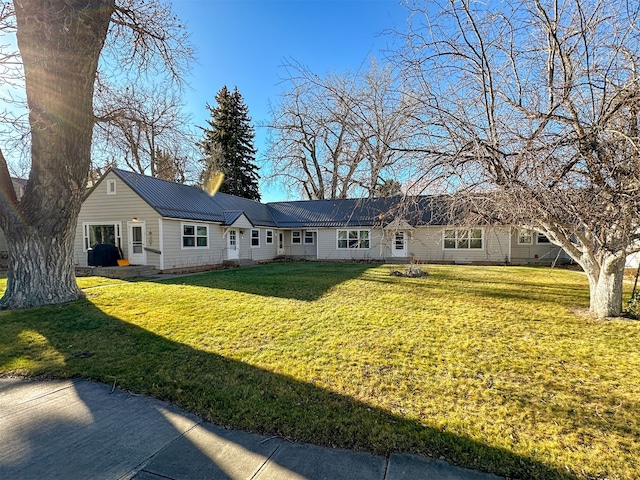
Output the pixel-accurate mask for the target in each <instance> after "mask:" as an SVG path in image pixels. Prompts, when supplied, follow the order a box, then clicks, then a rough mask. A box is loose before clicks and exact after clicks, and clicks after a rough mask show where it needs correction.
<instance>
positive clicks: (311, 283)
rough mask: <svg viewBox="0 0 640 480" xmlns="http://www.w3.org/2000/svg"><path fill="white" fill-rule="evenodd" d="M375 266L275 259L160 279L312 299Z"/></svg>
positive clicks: (176, 282) (199, 285) (195, 285)
mask: <svg viewBox="0 0 640 480" xmlns="http://www.w3.org/2000/svg"><path fill="white" fill-rule="evenodd" d="M374 266H375V265H372V264H366V263H336V262H333V263H319V262H286V263H271V264H268V265H258V266H254V267H246V268H238V269H232V270H224V271H216V272H209V273H203V274H199V275H189V276H187V277H177V278H172V279H167V280H159V281H160V282H161V283H163V284H166V285H189V286H193V287H207V288H217V289H223V290H232V291H235V292H244V293H250V294H254V295H260V296H264V297H278V298H288V299H293V300H302V301H307V302H311V301H313V300H317V299H318V298H320V297H322V296H323V295H324V294H326V293H327V292H328V291H329V290H331V289H332V288H333V287H335V286H336V285H338V284H340V283H342V282H345V281H348V280H351V279H354V278H358V277H360V276H361V275H362V274H363V273H364V272H366V271H367V270H368V269H370V268H373V267H374Z"/></svg>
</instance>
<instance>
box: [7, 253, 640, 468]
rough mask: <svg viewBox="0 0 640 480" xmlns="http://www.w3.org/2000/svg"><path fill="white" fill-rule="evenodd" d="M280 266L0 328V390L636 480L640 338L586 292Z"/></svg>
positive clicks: (152, 290)
mask: <svg viewBox="0 0 640 480" xmlns="http://www.w3.org/2000/svg"><path fill="white" fill-rule="evenodd" d="M427 270H428V271H429V273H430V275H429V276H427V277H423V278H416V279H410V278H399V277H394V276H390V275H389V271H390V267H389V266H371V265H363V264H352V265H351V264H322V263H285V264H271V265H265V266H260V267H251V268H244V269H235V270H228V271H220V272H213V273H209V274H201V275H195V276H189V277H182V278H177V279H174V280H165V281H162V282H135V283H130V282H124V281H111V280H109V281H108V282H106V281H105V280H104V279H95V278H83V279H79V283H80V286H81V287H82V288H83V289H85V292H86V293H87V299H86V300H83V301H78V302H74V303H72V304H68V305H65V306H58V307H47V308H40V309H34V310H29V311H18V312H1V313H0V375H27V376H45V377H74V376H83V377H88V378H92V379H96V380H100V381H103V382H107V383H113V382H114V381H115V382H116V384H117V385H118V386H119V387H121V388H125V389H128V390H131V391H134V392H137V393H144V394H149V395H153V396H156V397H158V398H162V399H166V400H169V401H171V402H175V403H176V404H179V405H181V406H183V407H185V408H187V409H189V410H191V411H194V412H196V413H198V414H200V415H202V416H203V417H204V418H206V419H209V420H212V421H214V422H217V423H218V424H221V425H224V426H229V427H236V428H243V429H247V430H250V431H257V432H262V433H267V434H275V435H281V436H284V437H288V438H291V439H295V440H299V441H309V442H314V443H317V444H322V445H331V446H339V447H349V448H356V449H361V450H368V451H371V452H375V453H380V454H387V453H390V452H394V451H404V452H414V453H421V454H427V455H431V456H435V457H443V458H445V459H447V460H449V461H451V462H453V463H456V464H459V465H463V466H466V467H470V468H474V469H480V470H485V471H491V472H494V473H497V474H499V475H503V476H509V477H516V478H522V479H526V478H541V479H542V478H545V479H546V478H584V479H594V478H609V479H635V478H640V462H639V460H638V459H640V373H639V372H640V354H639V353H638V345H640V324H639V323H637V322H631V321H627V320H606V321H605V320H596V319H593V318H590V317H588V316H586V315H584V314H582V313H581V312H584V311H585V309H586V307H587V306H588V300H589V295H588V287H587V282H586V278H585V277H584V276H583V275H582V274H580V273H577V272H570V271H565V270H558V269H554V270H550V269H536V268H519V267H475V266H474V267H472V266H435V265H433V266H431V265H430V266H428V267H427Z"/></svg>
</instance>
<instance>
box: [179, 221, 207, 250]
mask: <svg viewBox="0 0 640 480" xmlns="http://www.w3.org/2000/svg"><path fill="white" fill-rule="evenodd" d="M208 247H209V227H208V226H207V225H196V224H187V223H183V224H182V248H208Z"/></svg>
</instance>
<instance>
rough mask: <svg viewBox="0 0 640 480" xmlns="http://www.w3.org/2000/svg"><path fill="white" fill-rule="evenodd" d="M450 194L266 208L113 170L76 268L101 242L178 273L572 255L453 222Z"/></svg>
mask: <svg viewBox="0 0 640 480" xmlns="http://www.w3.org/2000/svg"><path fill="white" fill-rule="evenodd" d="M444 208H446V197H443V196H424V197H419V198H418V199H416V200H415V201H413V202H411V203H410V204H407V203H406V202H401V201H400V199H399V198H367V199H337V200H309V201H287V202H274V203H267V204H263V203H260V202H256V201H253V200H248V199H244V198H239V197H235V196H233V195H228V194H224V193H216V194H215V195H213V196H210V195H208V194H207V193H206V192H204V191H203V190H201V189H199V188H196V187H193V186H189V185H182V184H178V183H174V182H170V181H166V180H161V179H157V178H153V177H149V176H145V175H140V174H138V173H133V172H128V171H125V170H120V169H117V168H113V169H111V170H109V171H108V172H107V173H106V174H105V175H104V176H103V177H102V178H101V179H100V181H99V182H97V183H96V185H94V186H93V188H92V189H91V190H90V191H89V193H88V195H87V197H86V199H85V201H84V203H83V205H82V208H81V211H80V214H79V217H78V227H77V233H76V239H75V249H74V251H75V263H76V264H77V265H78V266H86V265H87V251H88V249H89V248H91V247H92V246H93V245H95V244H98V243H111V244H114V245H117V246H118V247H120V249H121V250H122V254H123V257H124V258H126V259H128V260H129V262H130V263H131V264H138V265H151V266H154V267H155V268H157V269H158V270H160V271H176V270H182V269H188V268H191V267H198V266H204V265H217V264H222V263H224V262H232V263H251V262H259V261H266V260H272V259H275V258H278V257H287V258H292V259H307V260H380V261H398V262H400V261H408V260H412V259H413V260H417V261H422V262H459V263H499V264H503V263H505V262H510V263H513V264H550V263H552V262H553V261H555V260H556V259H558V258H561V259H564V260H566V259H568V257H566V254H564V252H563V251H561V249H560V248H559V247H557V246H555V245H553V244H551V243H550V242H549V240H548V239H547V238H546V237H544V236H543V235H540V234H537V233H535V232H531V231H526V230H521V229H518V228H510V227H489V226H477V227H472V228H467V227H464V228H463V227H461V226H459V225H457V226H456V225H450V224H447V223H446V222H444V220H443V219H444V218H446V217H445V216H443V215H439V212H441V211H442V209H444Z"/></svg>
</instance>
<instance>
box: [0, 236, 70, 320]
mask: <svg viewBox="0 0 640 480" xmlns="http://www.w3.org/2000/svg"><path fill="white" fill-rule="evenodd" d="M69 233H70V234H68V235H66V237H65V238H43V237H41V236H40V235H39V234H38V232H35V231H30V232H28V231H21V232H12V234H11V235H10V238H11V241H10V242H8V249H9V258H11V259H14V261H13V262H12V263H11V264H10V267H9V272H8V275H9V276H8V279H7V291H6V292H5V296H4V298H3V299H2V307H3V308H28V307H35V306H39V305H48V304H57V303H64V302H70V301H73V300H77V299H78V298H79V297H80V296H82V293H81V292H80V289H79V288H78V286H77V284H76V277H75V274H74V266H73V262H72V259H73V233H75V232H74V231H71V232H69ZM15 259H18V261H15ZM43 260H44V261H43Z"/></svg>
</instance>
